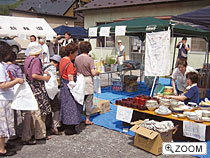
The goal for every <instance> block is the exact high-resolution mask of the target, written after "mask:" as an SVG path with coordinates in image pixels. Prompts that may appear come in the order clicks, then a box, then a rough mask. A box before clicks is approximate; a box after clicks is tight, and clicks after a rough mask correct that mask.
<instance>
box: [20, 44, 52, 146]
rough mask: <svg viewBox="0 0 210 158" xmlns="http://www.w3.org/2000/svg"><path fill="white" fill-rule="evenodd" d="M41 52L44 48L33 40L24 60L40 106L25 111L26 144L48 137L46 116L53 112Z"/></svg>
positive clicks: (47, 77) (47, 78)
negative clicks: (33, 136)
mask: <svg viewBox="0 0 210 158" xmlns="http://www.w3.org/2000/svg"><path fill="white" fill-rule="evenodd" d="M41 52H42V49H41V48H40V46H39V45H38V43H36V42H32V43H31V44H30V45H29V56H28V57H27V58H26V60H25V62H24V69H25V76H26V80H27V82H28V83H29V85H30V87H31V89H32V91H33V93H34V96H35V98H36V100H37V103H38V107H39V109H38V110H37V111H25V112H24V119H23V131H22V141H23V144H24V145H32V144H36V140H43V139H46V126H45V118H46V115H47V114H49V113H50V112H51V107H50V102H49V98H48V95H47V92H46V89H45V86H44V81H49V79H50V76H49V75H43V71H42V65H41V62H40V60H39V58H38V57H39V55H40V53H41ZM32 121H33V123H34V124H33V123H32ZM33 125H34V129H33ZM33 130H34V131H33ZM33 133H35V139H36V140H32V139H31V138H32V135H33Z"/></svg>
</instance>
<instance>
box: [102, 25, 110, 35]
mask: <svg viewBox="0 0 210 158" xmlns="http://www.w3.org/2000/svg"><path fill="white" fill-rule="evenodd" d="M109 33H110V27H101V29H100V36H105V37H109Z"/></svg>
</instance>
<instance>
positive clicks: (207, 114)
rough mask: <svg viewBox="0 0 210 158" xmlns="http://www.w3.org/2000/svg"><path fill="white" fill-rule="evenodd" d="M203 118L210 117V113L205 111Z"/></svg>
mask: <svg viewBox="0 0 210 158" xmlns="http://www.w3.org/2000/svg"><path fill="white" fill-rule="evenodd" d="M202 116H203V117H210V111H206V110H205V111H203V112H202Z"/></svg>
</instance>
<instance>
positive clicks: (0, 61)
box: [0, 41, 24, 157]
mask: <svg viewBox="0 0 210 158" xmlns="http://www.w3.org/2000/svg"><path fill="white" fill-rule="evenodd" d="M11 52H12V48H11V47H10V46H9V45H8V44H6V43H5V42H2V41H0V119H1V121H0V157H1V156H12V155H14V154H16V152H15V151H9V150H6V149H5V138H8V137H10V136H12V135H14V134H15V131H14V116H13V111H12V109H11V101H12V100H13V98H14V93H13V90H12V89H11V87H13V86H14V85H15V84H17V83H20V84H23V83H24V80H23V79H22V78H14V80H12V81H10V79H9V76H8V73H7V71H6V69H5V63H4V61H6V59H7V58H8V56H9V55H10V54H11Z"/></svg>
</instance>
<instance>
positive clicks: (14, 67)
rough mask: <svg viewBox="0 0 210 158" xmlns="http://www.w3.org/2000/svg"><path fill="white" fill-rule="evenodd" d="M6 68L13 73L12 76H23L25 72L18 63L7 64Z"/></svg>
mask: <svg viewBox="0 0 210 158" xmlns="http://www.w3.org/2000/svg"><path fill="white" fill-rule="evenodd" d="M5 68H6V70H7V72H8V73H11V75H12V78H13V79H15V78H23V72H22V70H21V68H20V66H19V65H16V64H5Z"/></svg>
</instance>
